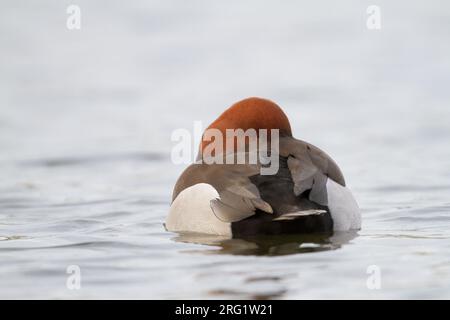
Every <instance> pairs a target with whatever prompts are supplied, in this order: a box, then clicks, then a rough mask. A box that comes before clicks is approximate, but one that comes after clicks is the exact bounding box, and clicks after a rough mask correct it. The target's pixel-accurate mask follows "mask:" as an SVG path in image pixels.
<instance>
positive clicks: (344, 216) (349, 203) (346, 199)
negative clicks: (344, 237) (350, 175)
mask: <svg viewBox="0 0 450 320" xmlns="http://www.w3.org/2000/svg"><path fill="white" fill-rule="evenodd" d="M327 194H328V208H329V209H330V213H331V218H332V219H333V229H334V230H335V231H347V230H354V229H361V213H360V211H359V207H358V204H357V203H356V200H355V198H353V195H352V193H351V192H350V190H349V189H348V188H346V187H343V186H341V185H340V184H338V183H336V182H334V181H333V180H331V179H328V181H327Z"/></svg>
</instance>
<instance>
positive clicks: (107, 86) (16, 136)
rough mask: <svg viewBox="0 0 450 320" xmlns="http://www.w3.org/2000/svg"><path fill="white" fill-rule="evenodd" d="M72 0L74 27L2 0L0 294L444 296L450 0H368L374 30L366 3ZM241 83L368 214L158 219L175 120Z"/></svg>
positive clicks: (233, 96) (234, 91) (237, 91)
mask: <svg viewBox="0 0 450 320" xmlns="http://www.w3.org/2000/svg"><path fill="white" fill-rule="evenodd" d="M75 2H76V4H77V5H79V7H80V9H81V29H80V30H68V29H67V28H66V19H67V17H68V14H67V13H66V8H67V6H68V5H69V4H72V3H73V2H72V1H70V2H69V1H56V0H53V1H49V0H46V1H39V2H30V1H17V0H14V1H13V0H7V1H2V3H1V5H0V9H1V10H0V39H1V40H0V178H1V179H0V288H1V290H0V298H11V299H18V298H30V299H34V298H50V299H66V298H67V299H75V298H86V299H91V298H92V299H93V298H100V299H103V298H126V299H128V298H136V299H145V298H154V299H166V298H176V299H178V298H206V299H217V298H224V299H239V298H261V299H264V298H279V299H317V298H325V299H328V298H344V299H345V298H364V299H366V298H367V299H378V298H389V299H390V298H447V299H449V298H450V241H449V239H450V232H449V230H450V139H449V138H450V90H449V83H450V60H449V57H450V41H448V40H449V38H450V5H449V4H448V3H447V2H443V1H427V2H423V1H396V3H392V1H377V5H379V7H380V9H381V30H369V29H367V27H366V19H367V17H368V15H367V14H366V9H367V6H368V5H370V4H372V3H368V2H367V3H366V2H364V1H363V2H361V1H346V2H345V5H343V6H341V5H339V4H338V3H336V2H334V1H331V0H330V1H321V2H320V3H317V4H314V5H312V6H311V2H299V1H289V2H286V3H282V4H281V3H280V2H277V1H268V2H265V3H264V4H263V3H262V2H261V1H249V2H246V3H245V4H244V3H242V2H238V1H232V2H226V3H225V2H223V1H220V2H219V1H208V2H206V1H189V2H186V1H176V2H168V1H133V3H132V4H131V3H124V2H123V1H96V2H95V4H94V3H93V2H92V1H87V0H77V1H75ZM248 96H261V97H266V98H269V99H272V100H274V101H275V102H277V103H278V104H279V105H281V106H282V107H283V109H284V110H285V112H286V113H287V114H288V116H289V118H290V120H291V123H292V127H293V131H294V135H295V136H296V137H297V138H300V139H304V140H307V141H309V142H311V143H313V144H315V145H317V146H319V147H320V148H322V149H324V150H326V151H327V152H328V153H329V154H330V155H331V156H332V157H333V158H334V159H335V160H336V161H337V162H338V164H339V165H340V167H341V169H342V171H343V172H344V175H345V177H346V180H347V183H348V185H349V186H350V188H351V189H352V190H353V192H354V195H355V197H356V199H357V201H358V203H359V205H360V207H361V210H362V216H363V227H362V229H361V231H359V232H358V233H357V234H336V235H334V236H333V237H332V238H321V239H319V238H315V237H313V238H311V237H281V238H257V239H247V240H239V239H233V240H227V239H219V238H214V237H202V236H187V235H177V234H173V233H169V232H166V231H165V229H164V227H163V222H164V220H165V217H166V215H167V212H168V207H169V204H170V198H171V192H172V188H173V185H174V183H175V181H176V179H177V177H178V175H179V174H180V172H181V171H182V170H183V169H184V167H185V166H183V165H175V164H173V163H172V162H171V158H170V152H171V148H172V146H173V145H174V144H173V143H172V142H171V133H172V132H173V130H175V129H178V128H186V129H189V130H191V129H192V127H193V123H194V121H197V120H201V121H202V122H203V124H204V125H205V126H206V125H207V124H209V123H210V122H211V121H212V120H214V119H215V118H216V117H217V116H218V115H219V114H220V113H221V112H222V111H223V110H224V109H225V108H226V107H228V106H229V105H231V104H232V103H234V102H235V101H237V100H240V99H242V98H245V97H248ZM71 265H75V266H78V267H79V268H80V271H81V288H80V289H79V290H70V289H69V288H70V286H69V288H68V287H67V285H66V284H67V279H68V277H69V276H70V274H68V273H67V268H68V267H69V266H71ZM373 270H376V272H375V273H372V272H374V271H373ZM378 271H379V272H378ZM368 272H369V273H368ZM378 274H379V275H380V277H379V280H380V282H379V284H380V285H381V287H379V288H378V289H377V288H374V287H373V286H371V285H370V283H372V282H370V281H371V279H372V280H373V279H374V278H373V277H374V276H376V275H378ZM368 280H369V286H368V285H367V281H368Z"/></svg>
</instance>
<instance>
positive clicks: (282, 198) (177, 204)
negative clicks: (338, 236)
mask: <svg viewBox="0 0 450 320" xmlns="http://www.w3.org/2000/svg"><path fill="white" fill-rule="evenodd" d="M230 129H234V130H237V129H242V130H243V131H244V132H246V131H247V130H249V129H252V130H253V129H254V130H255V131H256V132H257V139H261V138H262V136H261V134H260V132H263V131H261V129H266V130H269V133H268V134H267V139H266V140H267V141H268V142H267V145H268V146H269V149H270V147H271V146H274V147H275V144H277V145H276V149H272V150H275V151H276V152H273V151H271V152H269V153H267V155H266V158H264V159H262V158H257V161H256V162H250V161H249V159H250V158H246V159H247V162H248V163H247V162H245V163H242V162H238V163H229V162H227V161H223V162H224V163H219V162H220V161H219V162H217V161H216V162H211V161H209V162H208V161H205V160H208V159H209V160H211V156H213V157H214V156H215V157H216V158H215V159H217V158H220V157H217V156H222V157H228V156H229V155H230V154H231V155H232V156H233V159H234V160H236V158H235V157H236V153H238V152H240V151H241V150H242V149H239V150H237V149H236V145H237V144H236V136H232V137H231V138H229V136H227V133H228V131H229V130H230ZM273 129H275V130H276V133H277V135H276V136H275V138H276V139H275V138H274V137H272V136H271V132H272V131H274V130H273ZM208 130H213V133H214V134H218V133H222V134H223V135H224V136H225V139H224V141H223V142H222V143H221V144H219V145H218V147H217V146H216V148H209V149H213V152H212V153H209V154H208V155H205V154H204V153H205V151H207V149H208V147H210V144H211V142H213V141H215V140H217V136H216V137H215V139H211V138H210V137H209V138H207V139H205V137H206V132H208ZM270 130H272V131H270ZM244 141H245V146H246V147H248V146H249V144H250V142H249V141H250V140H249V139H247V140H245V139H244ZM229 145H232V146H234V148H229V149H227V146H229ZM258 146H259V145H258ZM209 151H211V150H209ZM245 152H246V154H249V153H251V152H255V150H253V151H252V150H247V148H246V149H245ZM256 153H257V154H259V153H261V150H260V149H257V150H256ZM208 157H209V158H208ZM274 157H275V158H274ZM267 158H270V162H271V163H272V162H273V163H275V162H276V164H277V168H276V170H274V171H273V172H272V173H270V174H262V169H264V168H266V167H267V166H268V164H267ZM227 159H228V158H227ZM197 160H198V161H197V162H196V163H194V164H192V165H190V166H189V167H188V168H187V169H186V170H185V171H184V172H183V173H182V174H181V176H180V177H179V178H178V181H177V183H176V185H175V188H174V191H173V195H172V204H171V207H170V212H169V215H168V217H167V220H166V223H165V226H166V228H167V230H169V231H174V232H196V233H205V234H215V235H222V236H230V237H233V236H247V235H258V234H266V235H267V234H282V233H290V234H293V233H295V234H301V233H312V232H333V231H347V230H351V229H360V227H361V216H360V211H359V208H358V205H357V203H356V201H355V199H354V198H353V195H352V193H351V192H350V190H349V189H348V188H347V187H346V184H345V180H344V177H343V175H342V173H341V170H340V169H339V167H338V166H337V164H336V163H335V162H334V161H333V160H332V159H331V158H330V156H328V155H327V154H326V153H325V152H323V151H322V150H320V149H319V148H317V147H315V146H313V145H312V144H310V143H307V142H305V141H302V140H298V139H295V138H294V137H293V136H292V130H291V125H290V123H289V120H288V118H287V116H286V114H285V113H284V112H283V110H282V109H281V108H280V107H279V106H278V105H277V104H275V103H274V102H272V101H270V100H266V99H261V98H248V99H244V100H242V101H239V102H237V103H235V104H234V105H232V106H231V107H230V108H228V109H227V110H226V111H225V112H223V113H222V114H221V115H220V117H219V118H217V120H215V121H214V122H213V123H212V124H211V125H210V126H209V127H208V129H207V130H206V131H205V134H204V136H203V139H202V143H201V144H200V148H199V156H198V158H197ZM263 160H265V161H266V162H264V161H263Z"/></svg>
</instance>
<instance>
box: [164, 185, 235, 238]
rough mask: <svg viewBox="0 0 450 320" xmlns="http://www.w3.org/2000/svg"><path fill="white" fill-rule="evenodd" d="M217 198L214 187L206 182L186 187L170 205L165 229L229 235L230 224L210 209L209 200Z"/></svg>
mask: <svg viewBox="0 0 450 320" xmlns="http://www.w3.org/2000/svg"><path fill="white" fill-rule="evenodd" d="M217 198H219V194H218V193H217V191H216V189H214V187H212V186H211V185H210V184H207V183H199V184H196V185H193V186H191V187H189V188H186V189H185V190H183V191H182V192H181V193H180V194H179V195H178V196H177V197H176V199H175V201H174V202H173V203H172V205H171V206H170V211H169V215H168V216H167V219H166V228H167V230H168V231H174V232H198V233H206V234H215V235H222V236H231V224H230V223H227V222H223V221H220V220H219V219H218V218H217V217H216V216H215V215H214V213H213V211H212V210H211V205H210V201H211V200H213V199H217Z"/></svg>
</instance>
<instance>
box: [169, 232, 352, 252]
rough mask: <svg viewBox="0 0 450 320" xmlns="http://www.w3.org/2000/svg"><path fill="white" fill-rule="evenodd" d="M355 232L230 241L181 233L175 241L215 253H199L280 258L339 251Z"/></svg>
mask: <svg viewBox="0 0 450 320" xmlns="http://www.w3.org/2000/svg"><path fill="white" fill-rule="evenodd" d="M357 236H358V233H357V232H356V231H353V230H350V231H342V232H334V234H330V233H329V234H326V233H320V234H303V235H298V234H297V235H295V234H289V235H277V236H264V235H263V236H252V237H246V238H239V239H236V238H235V239H230V238H228V237H227V236H214V235H208V234H198V233H180V234H179V235H178V236H177V237H175V238H174V240H175V241H178V242H187V243H196V244H203V245H208V246H213V247H217V249H218V250H217V249H214V250H206V251H205V250H199V251H198V252H201V253H211V254H231V255H257V256H281V255H288V254H296V253H308V252H319V251H327V250H335V249H339V248H340V247H341V246H342V245H345V244H347V243H349V242H350V241H351V240H353V239H354V238H356V237H357Z"/></svg>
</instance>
